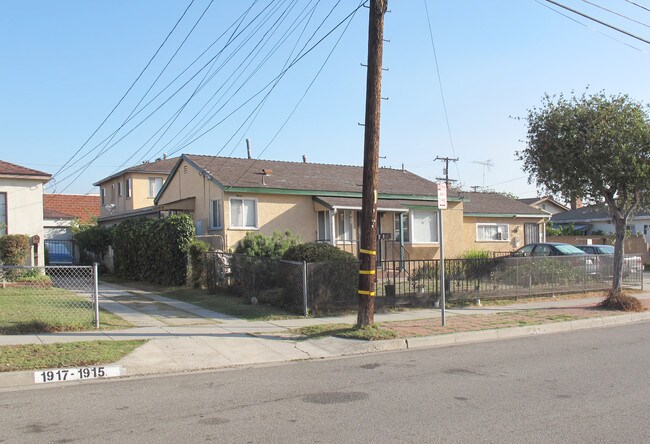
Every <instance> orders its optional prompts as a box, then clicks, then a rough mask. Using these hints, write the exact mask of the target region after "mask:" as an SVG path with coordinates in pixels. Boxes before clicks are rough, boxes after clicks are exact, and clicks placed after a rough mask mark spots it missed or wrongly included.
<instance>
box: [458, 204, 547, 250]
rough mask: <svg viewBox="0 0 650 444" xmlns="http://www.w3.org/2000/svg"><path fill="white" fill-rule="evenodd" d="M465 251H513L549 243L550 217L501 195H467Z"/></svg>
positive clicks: (542, 211) (541, 211) (464, 221)
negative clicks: (548, 226) (535, 244)
mask: <svg viewBox="0 0 650 444" xmlns="http://www.w3.org/2000/svg"><path fill="white" fill-rule="evenodd" d="M462 196H463V197H464V198H466V199H465V202H464V212H463V215H464V217H463V225H464V228H463V230H464V235H463V238H464V242H465V249H473V248H478V249H481V250H488V251H512V250H513V249H516V248H519V247H522V246H524V245H526V244H530V243H534V242H543V241H544V240H545V233H546V231H545V225H546V224H545V223H546V221H547V220H548V218H550V214H549V213H548V212H546V211H544V210H542V209H537V208H535V207H532V206H529V205H527V204H525V203H522V202H521V201H520V200H519V201H518V200H514V199H511V198H509V197H507V196H504V195H503V194H499V193H463V194H462Z"/></svg>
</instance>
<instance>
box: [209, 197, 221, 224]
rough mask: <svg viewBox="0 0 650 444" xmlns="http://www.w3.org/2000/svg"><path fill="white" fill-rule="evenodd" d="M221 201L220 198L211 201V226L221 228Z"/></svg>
mask: <svg viewBox="0 0 650 444" xmlns="http://www.w3.org/2000/svg"><path fill="white" fill-rule="evenodd" d="M222 208H223V206H222V201H221V199H216V200H213V201H212V214H211V215H210V216H211V220H212V228H222V227H223V210H222Z"/></svg>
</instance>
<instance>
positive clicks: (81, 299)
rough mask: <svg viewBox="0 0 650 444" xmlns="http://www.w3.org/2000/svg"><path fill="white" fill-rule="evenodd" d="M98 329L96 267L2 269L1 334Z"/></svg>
mask: <svg viewBox="0 0 650 444" xmlns="http://www.w3.org/2000/svg"><path fill="white" fill-rule="evenodd" d="M34 324H37V325H47V327H48V329H49V331H66V330H86V329H90V328H93V327H94V328H96V329H98V328H99V292H98V282H97V265H96V264H95V265H94V266H46V267H15V266H0V333H7V332H8V333H10V334H11V333H21V332H22V331H29V330H30V325H31V326H33V325H34Z"/></svg>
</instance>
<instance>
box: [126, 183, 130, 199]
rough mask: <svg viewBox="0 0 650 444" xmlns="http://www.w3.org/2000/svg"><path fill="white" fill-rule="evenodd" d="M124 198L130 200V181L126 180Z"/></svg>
mask: <svg viewBox="0 0 650 444" xmlns="http://www.w3.org/2000/svg"><path fill="white" fill-rule="evenodd" d="M126 198H127V199H130V198H131V179H126Z"/></svg>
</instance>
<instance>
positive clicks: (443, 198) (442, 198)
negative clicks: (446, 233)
mask: <svg viewBox="0 0 650 444" xmlns="http://www.w3.org/2000/svg"><path fill="white" fill-rule="evenodd" d="M438 208H439V209H441V210H446V209H447V184H446V183H444V182H438Z"/></svg>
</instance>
